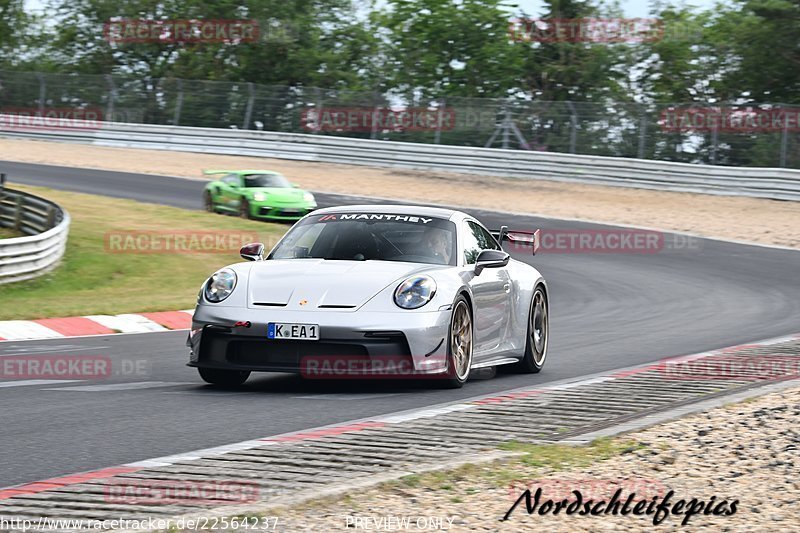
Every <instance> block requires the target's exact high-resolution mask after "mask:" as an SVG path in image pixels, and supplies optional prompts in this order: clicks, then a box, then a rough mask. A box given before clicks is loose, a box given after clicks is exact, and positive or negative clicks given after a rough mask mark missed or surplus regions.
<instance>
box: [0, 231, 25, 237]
mask: <svg viewBox="0 0 800 533" xmlns="http://www.w3.org/2000/svg"><path fill="white" fill-rule="evenodd" d="M14 237H22V233H20V232H18V231H17V230H14V229H11V228H0V239H13V238H14Z"/></svg>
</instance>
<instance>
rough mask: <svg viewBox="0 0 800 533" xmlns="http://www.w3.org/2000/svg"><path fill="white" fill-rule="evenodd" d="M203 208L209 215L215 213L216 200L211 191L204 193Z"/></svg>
mask: <svg viewBox="0 0 800 533" xmlns="http://www.w3.org/2000/svg"><path fill="white" fill-rule="evenodd" d="M203 207H204V208H205V210H206V211H208V212H209V213H213V212H214V199H213V198H211V193H210V192H209V191H205V192H204V193H203Z"/></svg>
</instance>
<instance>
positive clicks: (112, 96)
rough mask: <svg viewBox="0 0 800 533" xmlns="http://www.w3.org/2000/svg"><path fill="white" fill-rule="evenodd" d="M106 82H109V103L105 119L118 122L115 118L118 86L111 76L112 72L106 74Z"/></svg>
mask: <svg viewBox="0 0 800 533" xmlns="http://www.w3.org/2000/svg"><path fill="white" fill-rule="evenodd" d="M106 83H108V105H107V106H106V117H105V119H106V121H108V122H117V121H116V120H114V100H116V99H117V86H116V84H115V83H114V78H112V77H111V74H106ZM125 122H127V121H125Z"/></svg>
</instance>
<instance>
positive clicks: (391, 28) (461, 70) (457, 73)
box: [372, 0, 523, 99]
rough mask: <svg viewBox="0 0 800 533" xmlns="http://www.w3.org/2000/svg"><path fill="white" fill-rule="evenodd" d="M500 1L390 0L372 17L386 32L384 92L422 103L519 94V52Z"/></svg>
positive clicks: (507, 13) (505, 11) (384, 45)
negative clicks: (420, 99)
mask: <svg viewBox="0 0 800 533" xmlns="http://www.w3.org/2000/svg"><path fill="white" fill-rule="evenodd" d="M502 4H503V2H502V0H463V1H461V2H454V1H452V0H388V2H387V4H386V6H385V7H384V8H383V9H382V10H379V11H375V12H373V14H372V21H373V23H374V25H375V26H376V27H380V28H381V29H382V30H383V33H382V34H381V37H382V41H383V47H382V50H383V52H382V53H383V57H381V58H379V59H380V60H382V64H383V83H382V85H383V87H385V88H391V89H394V90H396V91H397V92H399V93H401V94H405V95H414V94H418V95H420V96H421V98H423V99H425V98H431V99H433V98H440V97H444V96H462V97H486V98H489V97H502V96H507V95H508V94H509V92H510V91H513V90H519V89H520V83H519V82H520V79H521V77H522V76H521V74H522V71H523V63H522V58H523V55H522V54H521V53H520V52H521V51H520V50H519V49H518V48H517V47H515V46H514V43H512V42H511V40H510V39H509V35H508V19H509V12H508V11H507V10H506V9H504V7H503V5H502Z"/></svg>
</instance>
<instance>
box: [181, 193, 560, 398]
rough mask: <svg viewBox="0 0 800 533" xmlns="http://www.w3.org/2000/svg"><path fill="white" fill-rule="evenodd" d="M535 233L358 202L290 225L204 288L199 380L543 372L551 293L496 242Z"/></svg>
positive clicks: (457, 380)
mask: <svg viewBox="0 0 800 533" xmlns="http://www.w3.org/2000/svg"><path fill="white" fill-rule="evenodd" d="M538 236H539V235H538V231H536V232H525V231H509V230H508V229H507V228H506V227H505V226H503V227H502V228H500V230H498V231H495V232H490V231H489V230H487V229H486V228H485V227H484V226H483V225H482V224H481V223H480V222H478V221H477V220H476V219H474V218H473V217H471V216H469V215H467V214H465V213H462V212H459V211H452V210H447V209H438V208H429V207H416V206H397V205H360V206H348V207H332V208H327V209H321V210H318V211H315V212H314V213H312V214H309V215H307V216H305V217H304V218H302V219H301V220H299V221H298V222H297V223H296V224H295V225H294V226H293V227H292V228H291V229H290V230H289V231H288V232H287V233H286V235H284V237H283V238H282V239H281V240H280V241H279V242H278V244H277V245H276V246H275V248H273V249H272V251H271V252H269V254H268V255H266V256H264V246H263V245H262V244H260V243H254V244H249V245H247V246H245V247H243V248H242V250H241V255H242V257H243V258H244V259H246V260H247V261H245V262H241V263H236V264H233V265H230V266H228V267H225V268H223V269H221V270H219V271H217V272H216V273H215V274H214V275H213V276H211V277H210V278H209V279H208V280H207V281H206V282H205V283H204V284H203V286H202V287H201V289H200V294H199V296H198V300H197V308H196V309H195V312H194V317H193V319H192V329H191V331H190V334H189V339H188V341H187V345H188V346H189V347H190V348H191V356H190V361H189V366H194V367H197V369H198V370H199V372H200V376H201V377H202V378H203V379H204V380H205V381H207V382H209V383H213V384H219V385H239V384H241V383H243V382H244V381H245V380H246V379H247V378H248V376H249V375H250V372H251V371H266V372H295V373H301V374H303V375H304V376H306V377H309V378H317V379H324V378H357V377H364V378H376V377H388V378H398V379H399V378H413V379H422V378H438V382H439V383H444V384H445V385H446V386H450V387H461V386H462V385H463V384H464V382H465V381H467V378H468V377H469V373H470V370H471V369H476V368H484V367H494V366H498V365H513V367H514V368H515V369H517V370H519V371H521V372H539V371H540V370H541V369H542V366H543V365H544V362H545V357H546V356H547V344H548V336H549V335H548V333H549V322H548V310H549V306H548V292H547V284H546V283H545V280H544V278H543V277H542V275H541V274H540V273H539V272H538V271H537V270H536V269H535V268H533V267H532V266H530V265H528V264H526V263H523V262H520V261H516V260H514V259H511V258H510V256H509V254H508V253H506V252H505V251H503V249H502V248H501V245H500V243H503V242H509V243H511V244H512V245H513V246H514V247H515V248H517V249H518V248H522V249H525V250H526V251H528V252H529V253H535V251H536V248H537V246H538Z"/></svg>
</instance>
